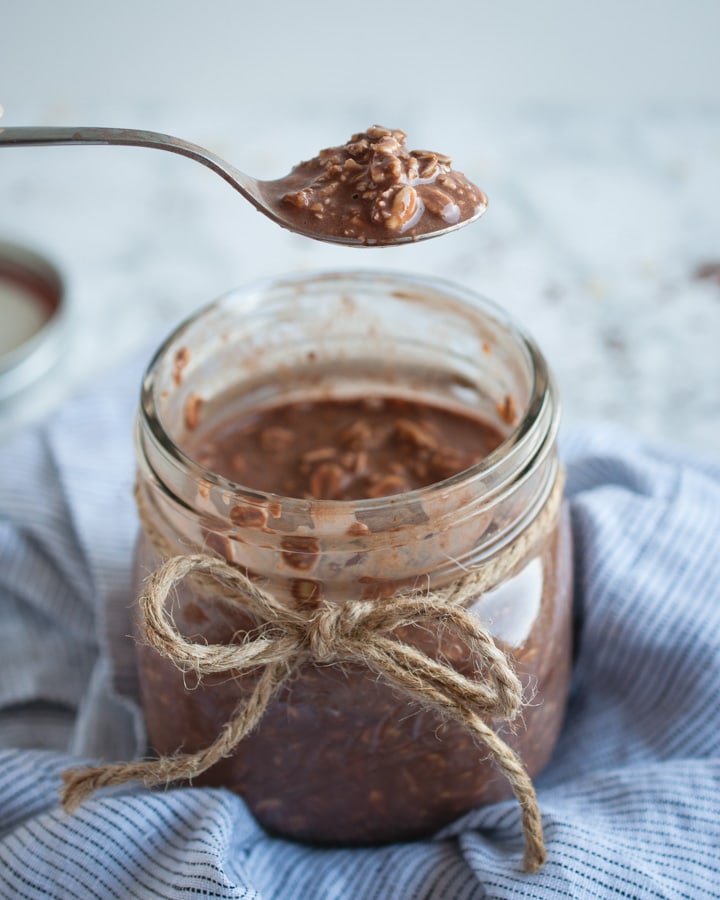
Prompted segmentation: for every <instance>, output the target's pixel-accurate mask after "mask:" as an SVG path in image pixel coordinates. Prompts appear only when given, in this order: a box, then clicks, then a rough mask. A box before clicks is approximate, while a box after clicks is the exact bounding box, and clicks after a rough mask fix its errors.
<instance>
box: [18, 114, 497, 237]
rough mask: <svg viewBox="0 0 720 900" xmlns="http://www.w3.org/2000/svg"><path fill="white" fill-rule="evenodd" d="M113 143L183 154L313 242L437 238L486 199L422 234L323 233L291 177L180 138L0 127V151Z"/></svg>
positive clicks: (464, 221)
mask: <svg viewBox="0 0 720 900" xmlns="http://www.w3.org/2000/svg"><path fill="white" fill-rule="evenodd" d="M69 144H90V145H117V146H125V147H148V148H150V149H154V150H166V151H169V152H170V153H176V154H179V155H180V156H186V157H188V158H189V159H192V160H195V162H199V163H201V164H202V165H204V166H206V167H207V168H209V169H210V170H212V171H213V172H215V173H216V174H217V175H219V176H220V177H221V178H223V179H224V180H225V181H226V182H227V183H228V184H229V185H231V186H232V187H234V188H235V190H236V191H238V193H240V194H241V195H242V196H243V197H244V198H245V199H246V200H248V201H249V202H250V203H252V205H253V206H254V207H255V209H257V210H258V211H259V212H261V213H262V214H263V215H265V216H267V217H268V218H269V219H271V220H272V221H273V222H275V223H276V224H277V225H280V226H282V227H283V228H286V229H288V230H290V231H293V232H296V233H297V234H301V235H303V236H305V237H309V238H313V239H315V240H320V241H327V242H330V243H338V244H345V245H349V246H371V245H389V244H403V243H411V242H415V241H419V240H426V239H427V238H433V237H439V236H440V235H443V234H447V233H448V232H451V231H455V230H457V229H458V228H461V227H462V226H464V225H468V224H470V222H473V221H475V220H476V219H478V218H479V217H480V216H481V215H482V214H483V212H484V211H485V207H486V206H487V198H485V196H484V194H482V192H480V191H479V190H478V189H476V190H477V191H478V195H479V201H478V202H477V203H476V204H475V206H474V207H473V208H472V209H471V210H470V211H469V213H466V214H464V215H461V216H459V217H458V219H457V220H456V221H452V222H446V221H443V220H440V222H441V224H439V225H437V226H433V227H432V228H429V229H427V230H422V231H420V230H412V231H409V232H408V233H402V232H392V231H391V232H387V233H384V232H383V233H382V234H381V235H380V236H379V237H377V236H365V237H363V236H357V235H354V234H353V235H349V234H347V233H345V231H344V230H343V229H342V228H337V229H332V228H331V229H328V228H327V226H325V227H323V228H321V227H319V224H318V220H317V219H316V218H314V217H313V216H299V215H298V214H297V210H296V209H294V208H293V207H292V206H291V205H289V204H287V203H285V202H284V201H283V195H284V194H285V193H286V189H290V188H292V187H293V186H294V181H293V180H292V177H291V176H292V173H291V175H290V176H286V177H285V178H279V179H274V180H271V181H261V180H259V179H257V178H253V177H251V176H250V175H246V174H245V173H244V172H241V171H240V170H239V169H237V168H236V167H235V166H233V165H231V164H230V163H228V162H226V161H225V160H224V159H221V158H220V157H219V156H217V155H216V154H215V153H213V152H212V151H210V150H206V149H205V148H204V147H200V146H199V145H198V144H193V143H190V142H189V141H185V140H183V139H182V138H178V137H173V136H172V135H168V134H161V133H159V132H155V131H143V130H139V129H132V128H101V127H88V128H72V127H54V126H52V127H46V126H37V127H36V126H17V127H10V128H0V147H28V146H39V145H69Z"/></svg>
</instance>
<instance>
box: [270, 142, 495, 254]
mask: <svg viewBox="0 0 720 900" xmlns="http://www.w3.org/2000/svg"><path fill="white" fill-rule="evenodd" d="M405 141H406V134H405V133H404V132H403V131H399V130H397V129H395V130H390V129H388V128H383V127H381V126H379V125H374V126H372V127H371V128H368V130H367V131H365V132H360V133H358V134H354V135H353V136H352V137H351V139H350V140H349V141H348V142H347V143H346V144H343V145H342V146H340V147H329V148H327V149H325V150H321V151H320V153H319V154H318V155H317V156H316V157H315V158H314V159H311V160H307V161H306V162H301V163H299V164H298V165H297V166H295V168H294V169H293V170H292V171H291V172H290V174H289V175H287V176H286V177H285V178H282V179H279V180H277V181H274V182H267V183H266V185H265V192H266V194H267V198H268V199H269V200H270V202H271V203H272V204H273V205H274V206H275V207H276V208H277V209H278V210H281V211H282V216H283V218H284V219H286V220H289V221H290V222H292V223H293V224H294V225H296V226H297V227H298V228H300V229H301V230H306V231H308V230H311V231H313V232H317V233H318V234H325V235H328V236H330V235H332V236H334V237H336V238H337V237H341V238H344V239H347V240H348V241H349V242H359V243H362V244H390V243H396V242H398V241H410V240H417V239H419V238H421V237H422V236H424V235H430V234H433V233H442V232H443V231H448V230H453V229H455V228H457V227H459V226H460V225H464V224H467V223H468V222H471V221H473V220H474V219H477V218H478V217H479V216H481V215H482V214H483V213H484V212H485V209H486V207H487V197H486V196H485V194H484V193H483V191H481V190H480V188H478V187H476V186H475V185H474V184H473V183H472V182H470V181H468V179H467V178H466V177H465V176H464V175H463V174H462V173H461V172H457V171H455V170H453V168H452V160H451V159H450V157H448V156H445V155H444V154H442V153H435V152H432V151H429V150H408V149H407V148H406V145H405Z"/></svg>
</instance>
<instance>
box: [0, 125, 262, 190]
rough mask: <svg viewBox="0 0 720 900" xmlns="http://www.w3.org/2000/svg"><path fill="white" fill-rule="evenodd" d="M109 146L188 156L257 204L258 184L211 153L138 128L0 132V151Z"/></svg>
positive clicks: (23, 128)
mask: <svg viewBox="0 0 720 900" xmlns="http://www.w3.org/2000/svg"><path fill="white" fill-rule="evenodd" d="M52 144H55V145H63V144H64V145H68V144H95V145H98V144H106V145H118V146H124V147H149V148H151V149H154V150H167V151H169V152H170V153H177V154H179V155H180V156H187V157H188V158H189V159H193V160H195V162H199V163H201V164H202V165H204V166H207V167H208V168H209V169H212V171H213V172H216V173H217V174H218V175H220V176H221V177H222V178H224V179H225V181H227V182H229V183H230V184H231V185H232V186H233V187H234V188H235V189H236V190H238V191H240V193H241V194H243V196H245V197H246V198H247V199H248V200H250V201H251V202H252V203H254V204H257V198H256V190H257V189H256V187H255V185H256V182H255V181H254V179H252V178H250V176H249V175H245V174H244V173H243V172H241V171H240V170H239V169H236V168H235V167H234V166H231V165H230V164H229V163H227V162H225V160H224V159H221V158H220V157H219V156H216V155H215V154H214V153H212V152H211V151H210V150H206V149H205V148H204V147H200V146H199V145H198V144H192V143H190V142H189V141H185V140H183V139H182V138H178V137H173V136H172V135H170V134H161V133H160V132H157V131H142V130H139V129H135V128H99V127H89V128H69V127H62V126H59V127H56V126H34V125H22V126H17V127H11V128H0V147H3V146H5V147H29V146H41V145H52Z"/></svg>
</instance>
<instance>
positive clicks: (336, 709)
mask: <svg viewBox="0 0 720 900" xmlns="http://www.w3.org/2000/svg"><path fill="white" fill-rule="evenodd" d="M328 398H332V399H336V400H342V401H344V402H347V403H360V402H377V403H382V402H385V401H387V402H390V401H394V400H396V399H397V398H405V399H412V400H415V401H418V402H420V403H423V404H431V405H432V406H433V407H435V408H443V409H447V410H452V411H454V412H456V413H457V414H459V415H460V414H462V415H463V416H466V417H467V421H468V423H472V422H475V423H477V427H489V428H491V429H493V430H494V431H495V432H496V433H497V435H498V440H497V445H496V446H495V447H494V448H493V449H492V450H491V451H490V452H489V453H488V454H487V455H485V456H483V458H481V459H480V460H479V461H476V462H474V463H473V464H472V465H471V466H470V467H468V468H465V469H463V470H462V471H458V472H455V473H449V474H447V476H445V477H442V478H440V479H439V480H437V481H434V482H433V483H431V484H427V485H425V486H423V487H420V488H416V489H413V490H409V491H404V492H400V493H394V494H391V495H389V496H374V497H371V498H364V499H358V500H325V499H315V498H313V497H308V496H302V497H292V496H282V495H281V494H277V493H269V492H266V491H263V490H260V489H258V488H257V486H256V485H253V484H243V483H242V478H241V477H239V476H238V477H237V478H230V477H228V475H227V473H225V474H219V473H218V472H216V471H213V470H212V467H209V466H208V464H207V459H206V458H205V456H204V455H203V453H202V452H200V451H198V449H197V448H198V447H201V446H202V441H201V440H200V438H201V437H202V436H203V435H206V434H212V433H213V429H215V428H217V426H218V423H222V422H232V421H233V420H234V419H235V418H242V417H247V416H248V415H252V414H253V413H254V411H255V410H264V409H268V408H275V407H278V406H279V405H282V404H295V403H308V402H310V403H311V402H312V401H313V400H320V399H325V400H326V399H328ZM309 408H310V409H311V406H310V407H309ZM558 417H559V405H558V397H557V393H556V387H555V384H554V382H553V379H552V377H551V374H550V372H549V371H548V367H547V365H546V362H545V360H544V358H543V356H542V354H541V352H540V351H539V349H538V348H537V346H536V345H535V343H534V342H533V340H532V339H531V338H530V337H529V336H528V335H527V334H526V333H525V332H524V331H523V329H522V328H520V327H519V326H518V325H517V324H516V323H514V322H513V321H512V320H511V318H510V317H509V316H508V314H507V313H506V312H504V311H503V310H502V309H500V308H498V307H497V306H496V305H494V304H492V303H491V302H489V301H488V300H486V299H484V298H482V297H480V296H477V295H476V294H474V293H472V292H471V291H468V290H466V289H464V288H462V287H460V286H457V285H455V284H452V283H448V282H445V281H441V280H434V279H431V278H426V277H416V276H412V275H406V274H397V273H386V272H375V271H347V272H331V273H322V274H316V273H311V274H298V275H291V276H289V277H281V278H273V279H271V280H267V281H264V282H261V283H259V284H255V285H253V286H250V287H246V288H242V289H239V290H236V291H233V292H231V293H229V294H228V295H226V296H225V297H223V298H221V299H220V300H219V301H217V302H215V303H213V304H211V305H209V306H208V307H206V308H205V309H203V310H201V311H200V312H198V313H197V314H196V315H194V316H193V317H192V318H190V319H189V320H187V321H186V322H185V323H184V324H182V325H180V327H179V328H177V330H176V331H174V332H173V333H172V334H171V335H170V337H169V338H168V339H167V340H166V341H165V343H164V344H163V345H162V346H161V347H160V349H159V350H158V352H157V354H156V355H155V357H154V358H153V360H152V362H151V363H150V365H149V367H148V369H147V372H146V375H145V378H144V382H143V386H142V399H141V405H140V409H139V413H138V417H137V432H136V446H137V462H138V470H137V499H138V504H139V509H140V514H141V522H142V530H141V534H140V538H139V542H138V547H137V559H136V577H137V586H138V589H140V587H141V585H142V582H143V580H144V579H145V578H146V577H147V576H148V575H149V574H150V573H151V572H153V571H155V570H157V568H158V567H159V566H161V565H162V563H163V561H164V560H166V559H167V558H169V557H174V556H182V555H189V554H204V555H207V556H210V557H211V558H214V559H220V560H223V561H224V562H226V563H227V564H228V565H229V566H231V567H232V568H233V569H234V570H236V571H240V572H242V573H243V574H244V575H246V576H247V577H248V578H249V579H251V580H252V582H253V583H255V584H258V585H260V586H262V589H263V590H265V591H268V592H270V593H271V594H272V596H273V597H274V598H276V599H277V600H278V601H280V602H281V603H284V604H287V606H288V607H290V608H293V609H304V608H305V609H312V607H313V606H314V605H316V604H318V603H319V602H320V600H322V601H323V602H325V601H329V602H330V603H332V604H347V603H352V602H354V601H357V600H369V601H371V602H372V603H376V604H389V603H393V600H394V598H395V597H397V596H402V595H403V594H404V593H407V592H408V591H411V592H413V591H414V592H418V591H427V592H431V593H432V592H437V591H442V590H443V589H445V588H447V587H448V586H449V585H452V584H454V583H456V582H457V581H458V579H462V578H464V577H465V576H466V575H467V573H469V572H473V571H475V570H479V569H482V567H484V566H485V567H487V566H488V565H492V564H493V561H495V560H498V559H500V558H504V559H511V560H512V562H511V564H510V567H509V570H508V571H506V572H505V573H504V574H503V577H502V578H501V580H500V581H499V583H496V584H491V585H489V586H487V589H484V590H482V591H479V592H478V593H477V594H476V595H473V596H470V597H468V598H467V599H466V600H465V602H464V605H465V608H467V609H468V610H469V611H470V613H471V614H472V615H473V616H474V617H476V618H477V619H478V621H481V622H482V623H483V624H484V626H485V627H486V628H487V629H488V630H489V631H490V633H491V634H492V636H493V638H494V640H495V642H496V644H497V646H498V647H499V648H500V649H501V650H502V651H503V652H504V653H505V654H506V655H507V658H508V660H509V661H510V663H511V665H512V667H513V668H514V671H515V672H516V674H517V677H518V678H519V680H520V683H521V685H522V688H523V691H524V698H525V701H526V705H525V706H524V708H523V711H522V715H521V716H520V717H519V718H518V719H516V720H515V722H514V723H506V722H503V721H491V722H490V723H489V724H490V725H491V726H492V727H493V729H495V731H496V732H497V733H498V734H499V735H500V736H501V737H502V739H503V740H504V741H505V742H506V743H507V745H508V746H509V747H510V748H512V750H513V751H514V752H515V753H516V754H517V755H518V756H519V757H520V759H521V760H522V762H523V764H524V766H525V768H526V770H527V772H528V773H529V775H530V776H531V777H532V776H535V775H537V774H538V773H539V772H540V771H541V770H542V768H543V767H544V766H545V765H546V763H547V762H548V760H549V758H550V755H551V753H552V750H553V747H554V745H555V742H556V739H557V737H558V733H559V730H560V728H561V724H562V721H563V714H564V709H565V702H566V694H567V690H568V682H569V677H570V670H571V583H572V577H571V545H570V530H569V524H568V515H567V510H566V507H565V505H564V504H561V505H560V509H559V512H558V514H557V516H555V517H554V518H553V519H552V521H551V522H550V524H549V526H548V527H546V528H545V529H544V530H543V531H542V532H541V533H539V534H536V533H535V532H534V531H533V528H534V526H535V525H537V523H538V521H539V517H540V516H541V515H542V511H543V510H546V509H547V505H548V503H549V502H550V499H551V498H552V496H553V492H557V490H558V485H559V484H560V478H561V467H560V464H559V461H558V454H557V447H556V434H557V429H558ZM469 427H472V424H470V426H469ZM408 452H410V451H408ZM274 459H275V457H274V456H273V453H272V452H270V451H268V455H267V466H269V467H272V466H273V465H274V464H275V463H274ZM530 535H534V537H533V538H532V539H529V536H530ZM506 568H507V566H506ZM172 616H173V622H174V625H175V627H177V629H178V630H179V632H180V633H181V634H182V635H183V636H185V637H186V638H187V639H189V640H192V641H194V642H202V643H206V644H209V645H213V644H232V643H233V642H237V641H239V640H241V639H242V636H243V635H245V634H247V633H248V632H249V631H250V630H251V629H252V628H253V627H255V626H256V624H257V623H254V622H252V621H251V620H250V619H249V617H248V616H247V615H246V613H245V611H244V610H243V607H242V602H236V603H229V602H228V598H227V596H223V593H222V591H220V590H219V589H218V590H215V589H214V588H213V584H212V582H210V581H208V580H204V581H203V580H201V579H200V580H193V579H187V580H186V581H184V582H183V583H182V584H180V585H179V586H178V588H177V591H176V596H175V598H174V601H173V604H172ZM404 638H405V639H406V640H408V641H409V642H410V643H413V644H414V645H415V646H417V647H418V648H420V649H421V650H422V651H423V652H424V653H427V654H429V655H430V656H433V657H435V658H441V659H442V661H443V662H444V663H445V664H446V665H450V666H452V667H453V668H454V669H455V670H456V671H458V672H460V673H463V674H465V675H467V676H468V677H474V673H476V670H477V665H476V660H473V658H472V654H471V653H470V652H469V651H468V648H467V646H466V645H465V644H464V643H463V642H462V641H459V642H458V641H456V640H450V641H447V640H445V641H444V639H443V636H442V635H441V634H439V633H436V632H435V631H434V630H433V629H432V628H430V627H426V626H423V625H422V624H420V625H419V626H418V627H417V628H414V629H410V631H409V633H406V634H404ZM443 641H444V642H443ZM138 667H139V675H140V683H141V691H142V704H143V709H144V715H145V721H146V725H147V734H148V739H149V743H150V745H151V747H152V749H153V750H154V751H155V752H156V753H159V754H163V755H165V754H173V753H175V752H177V751H182V752H183V753H193V752H195V751H198V750H201V749H202V748H204V747H206V746H207V745H208V744H210V743H211V742H212V741H213V740H214V739H215V738H216V737H217V735H218V733H219V731H220V730H221V729H222V727H223V726H224V724H225V723H226V722H228V720H229V719H230V718H231V717H232V716H233V714H234V712H235V711H236V710H237V708H238V706H239V704H241V703H242V701H243V699H244V698H245V697H247V696H248V692H249V691H250V690H251V688H252V687H253V685H254V684H256V683H257V674H256V673H253V672H251V673H249V674H245V675H242V676H240V675H238V674H237V673H233V671H229V672H224V673H219V674H216V675H212V676H205V677H204V678H203V679H202V680H193V677H192V676H191V675H188V673H187V672H183V671H181V670H180V669H179V668H178V667H177V666H176V665H175V664H174V663H173V662H172V661H170V660H168V659H166V658H165V657H164V656H162V655H160V654H159V653H158V652H157V651H156V650H155V649H153V648H152V647H151V646H149V645H148V642H147V641H144V640H143V639H142V636H140V638H139V640H138ZM193 784H201V785H215V786H223V787H226V788H228V789H230V790H233V791H236V792H237V793H238V794H240V795H241V796H242V797H243V798H244V800H245V801H246V803H247V804H248V806H249V808H250V809H251V811H252V812H253V814H254V815H255V816H256V818H257V819H258V821H259V822H260V823H261V824H262V825H263V826H264V827H265V828H266V829H268V830H269V831H270V832H273V833H276V834H280V835H284V836H287V837H290V838H294V839H298V840H302V841H309V842H313V843H341V844H346V845H347V844H367V843H377V842H385V841H398V840H407V839H412V838H415V837H418V836H422V835H427V834H431V833H432V832H434V831H435V830H436V829H438V828H440V827H441V826H443V825H445V824H447V823H449V822H451V821H452V820H454V819H455V818H457V817H459V816H460V815H462V814H463V813H465V812H467V811H469V810H470V809H473V808H476V807H478V806H480V805H483V804H489V803H493V802H496V801H498V800H501V799H503V798H506V797H508V796H510V795H511V790H510V787H509V785H508V783H507V780H506V779H505V777H504V776H503V775H502V774H501V772H500V771H499V770H498V768H497V766H496V765H495V764H494V762H493V760H492V759H491V758H490V756H489V754H488V753H487V752H486V751H485V750H484V748H483V747H482V746H478V742H477V740H476V739H475V738H474V737H473V736H472V735H471V734H469V733H468V732H467V731H466V730H465V728H464V727H463V726H462V725H461V724H459V723H458V722H456V721H453V720H451V719H448V718H447V717H442V716H438V714H437V712H436V711H434V710H430V709H424V708H421V707H420V706H419V705H418V704H417V702H415V701H414V700H413V699H412V698H408V697H406V696H404V695H403V694H402V692H399V691H398V690H397V689H396V688H395V687H392V686H391V685H389V684H388V683H387V682H386V681H385V680H383V679H382V678H378V676H377V674H376V673H375V672H373V671H372V670H371V669H370V668H368V667H367V666H366V665H364V664H363V662H362V660H352V661H350V662H348V663H341V664H337V665H332V664H330V665H328V664H325V663H323V662H316V661H313V660H308V661H307V662H305V663H304V664H303V665H302V666H300V668H299V669H298V671H296V672H295V673H294V675H293V677H292V678H291V679H290V680H289V681H287V682H286V683H285V684H284V685H283V687H282V688H281V689H280V690H279V691H278V692H277V693H276V694H275V696H274V697H273V698H272V699H271V701H270V703H269V704H268V706H267V709H266V710H265V712H264V715H263V717H262V719H261V721H260V724H259V726H258V727H257V728H256V729H255V730H254V731H253V732H252V733H251V734H249V735H248V736H246V737H245V738H244V739H243V740H242V741H241V742H240V743H239V744H238V746H237V747H236V748H235V750H234V751H233V753H232V754H231V755H229V756H228V757H227V758H224V759H222V760H221V761H220V762H218V763H217V764H216V765H214V766H212V767H211V768H210V769H208V770H207V771H206V772H204V773H203V774H202V775H200V776H198V777H197V778H193Z"/></svg>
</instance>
